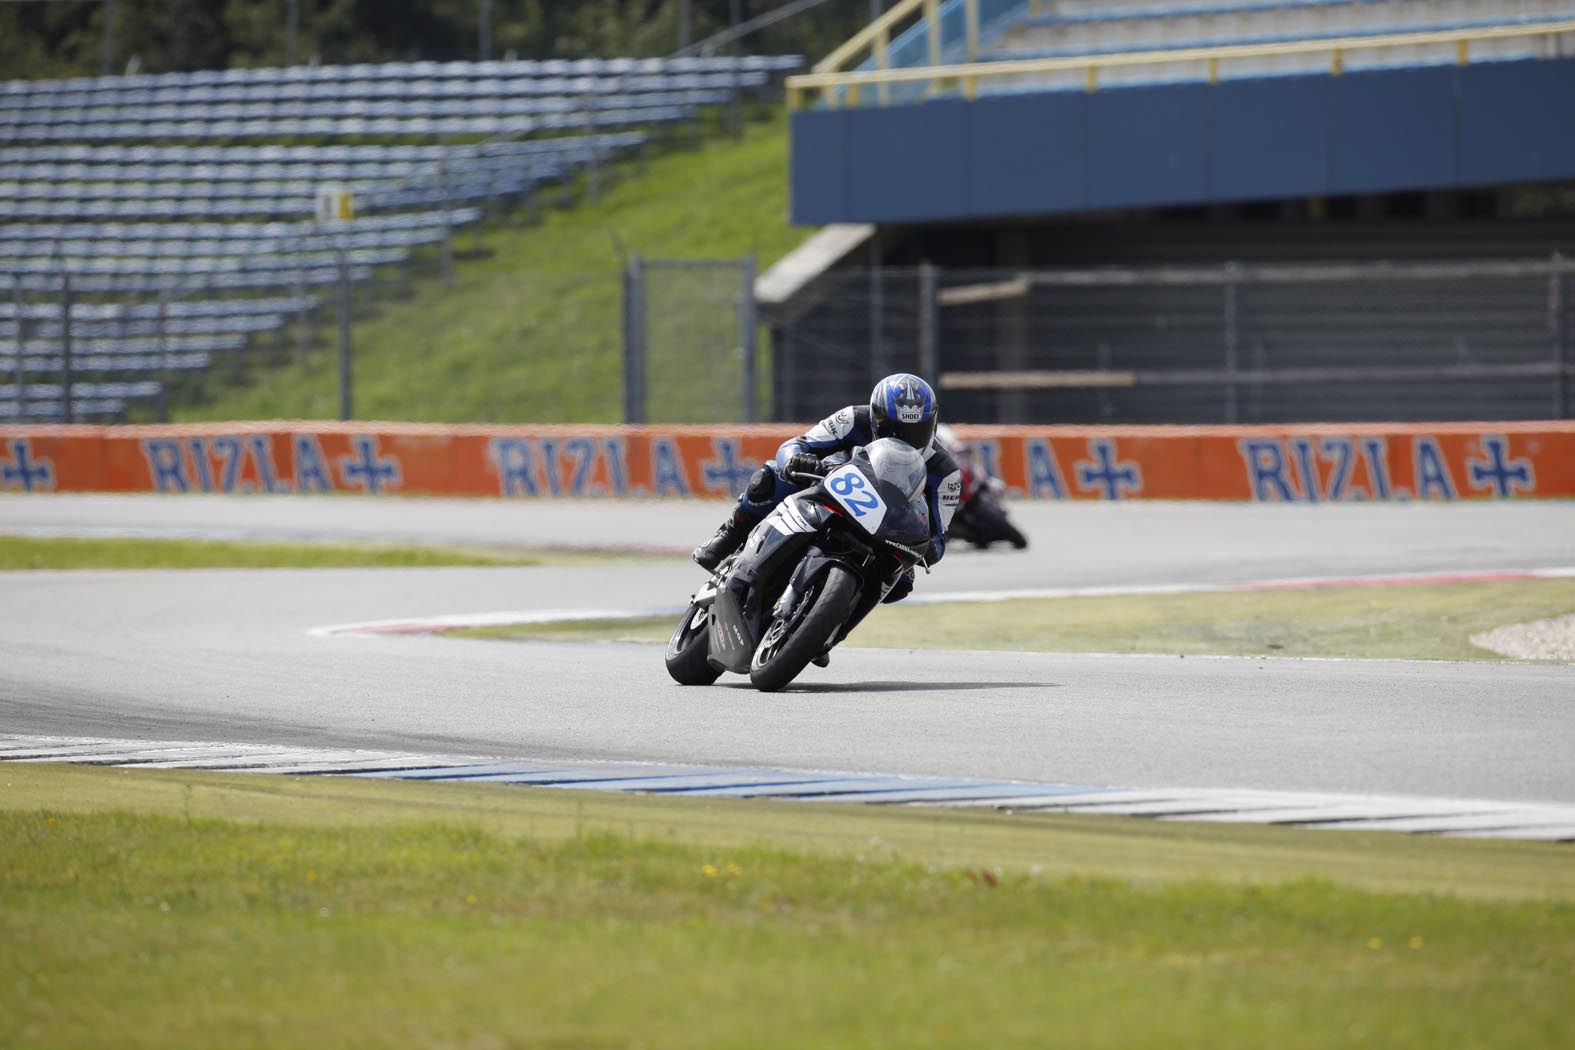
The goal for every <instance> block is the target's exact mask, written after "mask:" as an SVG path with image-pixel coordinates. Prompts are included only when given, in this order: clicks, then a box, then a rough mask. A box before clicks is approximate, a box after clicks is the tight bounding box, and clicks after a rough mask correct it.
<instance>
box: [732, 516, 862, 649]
mask: <svg viewBox="0 0 1575 1050" xmlns="http://www.w3.org/2000/svg"><path fill="white" fill-rule="evenodd" d="M832 513H833V512H832V511H830V510H828V509H826V508H825V507H824V506H822V505H821V504H819V503H817V502H815V501H814V500H812V499H809V498H807V497H806V496H804V495H802V494H799V495H794V496H790V497H788V498H787V499H785V500H783V501H782V502H781V503H779V504H778V505H777V506H776V509H774V510H773V511H772V512H771V513H770V514H768V515H767V516H766V518H765V520H764V521H762V522H761V523H760V524H759V525H756V526H755V529H754V531H753V532H751V533H750V534H749V538H748V539H747V540H745V541H744V547H743V550H741V551H739V553H738V555H737V556H736V557H735V558H734V560H733V562H732V568H731V570H730V571H729V572H728V575H727V579H726V580H725V581H724V582H723V584H722V586H721V587H720V588H719V589H718V590H717V593H716V599H715V601H714V602H713V603H712V606H711V628H710V631H711V633H710V639H709V649H708V652H707V659H708V660H709V661H710V662H711V663H712V664H713V665H714V666H717V667H720V668H722V669H723V670H727V671H733V672H735V673H737V674H748V673H749V664H750V661H751V660H752V659H753V658H754V655H755V647H756V646H758V645H759V644H760V634H761V630H762V627H763V623H764V616H763V615H762V614H763V612H764V608H765V603H766V601H767V599H768V598H769V597H770V596H771V593H772V591H773V590H774V588H772V587H771V586H770V584H771V581H772V579H773V578H774V577H777V576H779V575H781V570H782V569H783V568H784V567H785V566H786V565H790V564H792V563H794V562H796V561H797V560H798V559H799V557H800V556H801V555H802V553H803V550H804V548H805V547H807V546H808V545H809V544H810V543H811V542H812V540H813V539H814V537H815V536H816V534H817V533H819V532H820V531H821V529H822V528H823V527H824V525H825V521H826V517H827V516H828V515H830V514H832ZM762 585H763V586H762Z"/></svg>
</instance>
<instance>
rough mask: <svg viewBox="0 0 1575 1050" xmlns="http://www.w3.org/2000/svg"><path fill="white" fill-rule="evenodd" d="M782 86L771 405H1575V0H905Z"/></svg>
mask: <svg viewBox="0 0 1575 1050" xmlns="http://www.w3.org/2000/svg"><path fill="white" fill-rule="evenodd" d="M865 52H867V53H868V55H869V57H868V58H866V59H865V60H863V62H862V64H859V65H855V64H854V60H856V59H858V57H859V55H860V54H863V53H865ZM788 87H789V98H790V102H791V103H792V104H793V105H794V111H793V113H792V116H791V122H792V124H791V134H792V156H791V164H790V179H791V217H792V219H793V221H794V222H795V223H799V224H804V225H820V226H825V227H826V233H825V235H824V236H823V237H822V238H819V239H812V241H811V246H813V245H815V244H816V242H817V240H819V241H821V242H823V243H824V245H825V247H826V250H825V252H824V253H823V255H822V257H821V258H820V259H818V260H805V259H802V258H799V259H794V260H792V263H793V265H792V266H791V267H784V270H791V271H792V273H793V274H794V275H795V278H794V281H793V282H777V283H772V282H771V281H770V279H771V278H772V277H773V276H774V275H772V274H767V279H768V284H769V286H770V287H771V288H772V289H773V296H774V298H772V299H771V300H770V301H763V306H764V307H765V315H766V316H767V318H768V319H770V320H771V321H772V323H773V324H774V326H775V334H776V337H777V345H778V347H779V349H780V353H779V355H778V356H779V358H780V360H779V361H778V365H777V367H778V379H779V385H780V386H781V388H782V389H783V390H784V391H785V393H784V395H783V401H784V404H785V407H783V408H782V409H781V410H780V412H781V414H783V415H786V416H794V415H795V412H797V413H798V414H803V411H804V409H801V408H799V404H800V403H801V402H804V401H808V400H813V398H814V397H816V396H823V395H821V394H820V393H819V391H823V390H824V389H825V388H826V387H828V386H830V387H833V388H839V389H840V388H843V387H845V388H846V389H847V391H848V392H849V393H850V394H851V393H852V392H853V391H854V390H855V389H856V388H857V386H858V385H859V384H862V383H864V382H865V381H866V380H867V379H868V378H869V376H870V375H874V374H878V373H880V372H882V370H890V369H891V368H894V367H909V368H916V369H919V370H921V371H925V372H927V373H930V374H933V375H934V376H935V377H936V379H937V381H938V382H939V384H940V386H941V387H942V389H943V391H946V392H945V393H944V394H943V396H944V397H946V399H947V404H948V406H949V407H950V409H951V418H953V419H954V420H959V419H963V420H977V421H991V422H1007V423H1014V422H1024V423H1026V422H1185V423H1204V422H1281V421H1297V420H1301V421H1308V420H1360V419H1484V418H1544V417H1548V416H1554V417H1559V416H1563V417H1568V416H1572V415H1575V349H1572V347H1571V343H1572V341H1575V340H1572V335H1571V328H1572V326H1571V323H1570V320H1569V313H1570V310H1569V305H1568V304H1569V303H1570V302H1571V301H1572V290H1575V289H1572V287H1571V282H1572V280H1575V267H1572V264H1571V258H1572V257H1575V105H1572V103H1575V0H1524V2H1517V3H1508V2H1504V0H1104V2H1096V0H1040V2H1034V3H1016V4H1005V3H994V4H991V3H988V2H987V0H947V2H945V3H937V2H935V0H901V2H899V3H898V4H896V5H895V6H894V7H892V8H891V9H889V10H888V13H887V14H886V15H885V16H883V22H877V23H875V24H873V25H872V26H871V28H870V29H868V30H866V31H865V33H864V34H861V36H860V37H857V38H855V40H854V41H850V42H849V44H848V45H846V46H845V47H844V48H842V49H839V51H838V52H836V53H834V54H833V55H832V56H830V57H829V58H828V59H827V60H826V61H825V62H822V63H821V64H820V65H818V66H816V68H815V70H814V72H812V73H811V74H808V75H805V76H800V77H794V78H789V80H788ZM817 267H818V268H817Z"/></svg>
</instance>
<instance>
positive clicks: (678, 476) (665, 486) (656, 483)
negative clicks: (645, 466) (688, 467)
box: [651, 438, 689, 496]
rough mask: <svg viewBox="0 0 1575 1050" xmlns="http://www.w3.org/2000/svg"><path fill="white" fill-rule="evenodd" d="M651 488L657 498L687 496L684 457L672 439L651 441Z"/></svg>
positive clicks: (687, 488)
mask: <svg viewBox="0 0 1575 1050" xmlns="http://www.w3.org/2000/svg"><path fill="white" fill-rule="evenodd" d="M651 486H652V488H653V489H655V491H654V492H653V493H652V494H653V495H656V496H669V495H671V496H687V495H689V482H687V481H686V480H684V462H683V457H681V456H680V455H679V454H678V448H677V446H676V445H674V444H673V439H672V438H652V439H651Z"/></svg>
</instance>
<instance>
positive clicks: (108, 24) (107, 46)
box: [66, 0, 115, 402]
mask: <svg viewBox="0 0 1575 1050" xmlns="http://www.w3.org/2000/svg"><path fill="white" fill-rule="evenodd" d="M104 75H105V76H106V77H109V76H114V75H115V0H104ZM66 400H67V402H69V401H70V400H71V394H70V392H69V391H68V392H67V393H66Z"/></svg>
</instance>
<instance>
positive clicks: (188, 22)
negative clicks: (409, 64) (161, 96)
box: [0, 0, 884, 80]
mask: <svg viewBox="0 0 1575 1050" xmlns="http://www.w3.org/2000/svg"><path fill="white" fill-rule="evenodd" d="M784 2H786V0H20V2H10V3H0V79H7V80H9V79H34V78H43V77H71V76H97V75H100V74H102V73H104V72H106V71H112V72H115V73H124V72H128V71H132V72H144V73H164V72H174V71H182V70H194V69H226V68H231V67H258V66H282V65H289V64H291V62H292V59H293V60H294V62H295V63H310V62H317V63H322V64H339V63H347V62H386V61H400V60H407V61H408V60H435V61H452V60H464V59H476V58H481V57H483V55H484V54H485V57H489V58H506V57H515V58H530V59H548V58H585V57H609V56H617V55H634V56H650V55H667V54H671V53H673V52H674V51H676V50H678V49H679V47H680V45H681V43H682V42H683V41H685V40H686V39H687V40H688V41H690V42H698V41H700V40H702V39H704V38H705V37H707V36H709V35H711V34H713V33H715V32H718V31H720V30H724V29H726V28H727V27H728V26H729V25H730V24H736V23H739V22H743V21H746V20H748V19H750V18H752V17H755V16H758V15H762V14H765V13H766V12H768V11H770V10H771V9H773V8H776V7H779V6H781V5H782V4H783V3H784ZM878 6H884V5H880V4H872V2H871V0H826V2H825V3H822V4H820V5H818V6H815V7H813V8H812V9H810V10H807V11H806V12H804V13H802V14H798V15H796V16H794V17H791V18H788V19H785V20H784V21H782V22H779V23H777V24H776V25H772V26H768V27H765V28H763V29H761V30H760V31H759V32H757V33H754V34H751V35H750V36H748V37H747V38H745V39H744V40H743V41H742V42H741V43H740V44H739V45H738V47H739V49H741V50H744V51H747V52H750V53H754V54H803V55H806V56H808V57H809V59H810V60H811V61H814V60H815V59H818V58H819V57H821V56H822V55H824V54H826V53H827V52H829V51H831V50H832V49H833V48H835V47H836V46H837V45H838V44H840V43H841V42H842V41H844V40H846V39H847V38H848V37H849V36H851V35H853V34H854V33H855V32H857V31H858V30H859V29H860V28H861V27H862V26H863V25H864V24H866V23H867V22H868V20H869V18H870V15H871V12H872V9H873V8H875V7H878ZM292 12H293V18H292Z"/></svg>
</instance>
